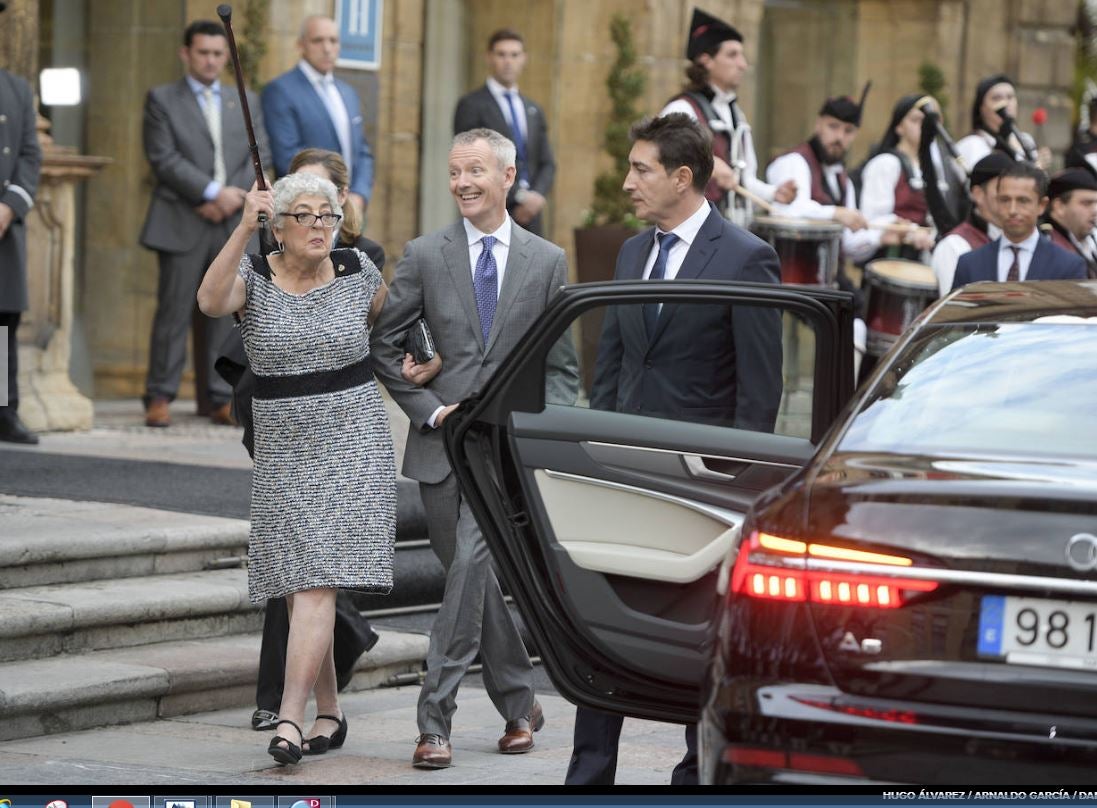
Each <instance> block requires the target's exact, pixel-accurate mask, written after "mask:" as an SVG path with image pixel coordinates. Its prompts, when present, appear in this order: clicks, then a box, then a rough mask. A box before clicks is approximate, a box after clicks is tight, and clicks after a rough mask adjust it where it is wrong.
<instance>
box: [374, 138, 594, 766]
mask: <svg viewBox="0 0 1097 808" xmlns="http://www.w3.org/2000/svg"><path fill="white" fill-rule="evenodd" d="M514 163H515V148H514V144H513V143H511V141H509V140H507V139H506V138H505V137H503V136H502V135H500V134H499V133H498V132H495V131H493V130H490V129H473V130H471V131H468V132H463V133H461V134H458V135H457V136H456V137H455V138H454V140H453V147H452V149H451V150H450V155H449V177H450V192H451V193H452V194H453V197H454V199H455V200H456V201H457V207H458V209H459V210H460V213H461V216H462V219H461V221H459V222H457V223H456V224H452V225H450V226H448V227H446V228H444V229H442V230H439V231H437V232H435V233H430V234H428V235H425V236H421V237H420V238H417V239H415V240H413V241H411V242H409V243H408V245H407V247H406V248H405V250H404V256H403V258H402V259H401V260H400V263H399V264H398V265H397V267H396V275H395V277H394V278H393V281H392V285H391V287H390V288H389V294H388V299H387V300H386V301H385V307H384V309H383V311H382V312H381V316H380V318H379V319H378V322H377V324H376V326H375V327H374V336H373V340H372V349H373V354H374V368H375V372H376V374H377V375H378V376H379V377H380V379H381V381H382V382H383V383H384V384H385V386H386V387H387V388H388V390H389V393H391V394H392V397H393V398H394V399H395V400H396V402H397V403H398V404H399V405H400V407H401V408H402V409H403V410H404V412H405V413H407V415H408V417H409V419H410V420H411V429H410V430H409V432H408V442H407V447H406V449H405V451H404V466H403V473H404V474H405V475H407V476H408V477H411V478H412V479H414V480H418V481H419V490H420V493H421V495H422V498H423V505H424V507H425V508H426V513H427V524H428V529H429V532H430V541H431V547H432V548H433V549H434V552H435V554H436V555H437V556H438V558H439V559H440V560H441V561H442V564H443V566H445V568H446V591H445V596H444V597H443V600H442V607H441V609H439V611H438V615H437V617H436V618H435V621H434V626H433V628H432V629H431V634H430V648H429V650H428V652H427V674H426V679H425V681H424V682H423V689H422V691H421V692H420V695H419V710H418V723H419V732H420V735H419V738H418V741H417V746H416V749H415V754H414V756H413V758H412V765H414V766H417V767H420V768H430V769H437V768H444V767H446V766H449V765H450V762H451V759H452V756H451V750H450V744H449V735H450V725H451V721H452V718H453V713H454V711H455V710H456V709H457V702H456V696H457V688H458V686H459V685H460V683H461V679H462V678H463V677H464V675H465V672H466V671H467V670H468V667H469V665H471V664H472V661H473V659H474V658H475V657H476V655H477V653H478V652H479V654H480V659H481V661H482V662H483V665H484V684H485V687H486V688H487V691H488V695H489V696H490V697H491V700H492V703H493V704H494V705H495V707H496V709H497V710H498V711H499V712H500V714H501V715H502V716H503V718H504V719H505V720H506V728H505V730H504V734H503V737H502V738H500V739H499V751H500V752H502V753H504V754H513V753H519V752H527V751H529V750H530V749H531V748H533V734H532V733H533V732H535V731H537V730H538V729H540V728H541V725H542V724H543V723H544V717H543V715H542V713H541V708H540V705H538V704H537V702H536V701H535V700H534V695H533V667H532V665H531V664H530V661H529V656H528V655H527V653H526V650H525V646H524V645H523V644H522V639H521V637H520V636H519V633H518V629H517V627H516V626H515V624H514V621H513V619H512V617H511V615H510V612H509V610H508V609H507V606H506V603H505V602H504V600H503V593H502V591H501V590H500V588H499V582H498V580H496V577H495V573H494V571H493V570H492V566H491V556H490V554H489V551H488V548H487V545H486V544H485V542H484V537H483V535H482V534H481V532H480V528H479V527H478V526H477V524H476V521H475V518H474V517H473V515H472V512H471V510H470V509H469V507H468V503H467V502H465V501H464V500H463V499H462V497H461V493H460V491H459V489H458V486H457V481H456V479H455V477H454V475H453V471H452V469H451V468H450V465H449V460H448V459H447V458H446V454H445V449H444V447H443V444H442V434H441V430H440V429H439V428H440V427H441V426H442V424H443V422H444V421H445V419H446V417H447V416H448V415H449V414H450V413H451V412H452V411H453V410H454V409H455V408H456V407H457V405H458V403H460V401H461V400H462V399H464V398H465V397H467V396H469V395H470V394H472V393H474V392H475V391H477V390H478V389H480V388H481V387H482V386H483V385H484V383H485V382H486V381H487V380H488V379H489V378H490V377H491V375H492V373H493V372H494V371H495V369H496V368H497V367H498V365H499V363H500V361H501V360H502V359H503V357H505V356H506V355H507V354H508V353H509V352H510V351H511V349H512V348H514V347H515V346H516V345H517V344H518V342H519V340H520V339H521V338H522V336H523V334H525V332H526V330H527V329H528V327H529V326H530V324H532V322H533V321H534V320H535V319H536V318H537V316H538V315H539V314H541V312H542V311H543V310H544V309H545V306H546V304H547V303H548V302H549V300H550V299H551V298H552V296H553V294H555V292H556V290H557V289H558V288H559V287H560V286H562V285H563V284H564V283H566V282H567V265H566V262H565V259H564V251H563V250H561V249H560V248H559V247H557V246H556V245H554V244H550V243H549V242H547V241H545V240H544V239H541V238H539V237H538V236H535V235H533V234H532V233H529V232H528V231H526V230H523V229H522V228H521V227H519V226H518V225H517V224H516V223H515V222H514V221H513V220H512V219H511V218H510V216H509V215H508V214H507V211H506V200H507V191H508V190H509V189H510V187H511V185H513V183H514V178H515V165H514ZM420 317H423V318H425V319H426V321H427V325H428V326H429V327H430V330H431V333H432V334H433V337H434V341H435V346H436V348H437V351H438V354H439V356H440V357H441V370H440V371H438V370H437V359H436V360H434V361H433V362H432V363H431V365H422V366H416V365H415V364H414V362H413V360H412V358H411V357H410V355H405V353H404V348H403V341H404V335H405V334H406V333H407V331H408V329H409V328H410V327H411V326H412V325H413V324H414V323H415V322H416V320H417V319H418V318H420ZM435 372H437V375H436V376H435V375H433V374H434V373H435ZM578 384H579V374H578V364H577V361H576V357H575V351H574V348H573V346H572V345H571V343H570V341H567V340H564V341H562V342H561V343H560V344H559V345H558V346H557V348H556V350H554V351H553V353H552V355H550V358H549V368H548V375H547V378H546V399H547V400H548V401H549V402H551V403H563V404H573V403H574V402H575V397H576V392H577V390H578Z"/></svg>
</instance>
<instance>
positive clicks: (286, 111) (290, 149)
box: [262, 67, 373, 201]
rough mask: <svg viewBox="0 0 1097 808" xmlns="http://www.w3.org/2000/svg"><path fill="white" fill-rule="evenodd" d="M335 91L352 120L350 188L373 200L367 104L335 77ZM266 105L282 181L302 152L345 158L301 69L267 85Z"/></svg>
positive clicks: (273, 149) (268, 132)
mask: <svg viewBox="0 0 1097 808" xmlns="http://www.w3.org/2000/svg"><path fill="white" fill-rule="evenodd" d="M335 87H336V89H338V90H339V95H341V96H342V97H343V103H344V104H346V106H347V117H349V118H350V150H351V155H352V159H351V163H352V164H351V165H350V166H349V168H350V190H351V192H352V193H356V194H360V195H361V196H362V197H363V198H365V199H366V200H367V201H368V200H369V198H370V194H371V193H372V192H373V153H372V152H371V151H370V148H369V144H368V143H367V142H366V136H365V133H364V132H363V131H362V105H361V103H360V102H359V100H358V93H356V92H355V91H354V88H353V87H351V86H350V85H349V84H347V83H346V82H345V81H343V80H341V79H336V80H335ZM262 101H263V118H264V119H265V120H266V124H267V134H268V135H269V136H270V150H271V154H272V155H273V156H274V170H275V172H277V174H278V176H279V177H281V176H284V175H285V174H286V173H287V172H288V171H289V164H290V161H291V160H292V159H293V155H295V154H297V152H299V151H301V149H308V148H315V149H328V150H330V151H333V152H337V153H339V154H342V151H343V150H342V147H341V146H340V145H339V136H338V135H337V134H336V132H335V124H334V123H332V121H331V116H330V115H328V108H327V107H326V106H324V101H323V99H321V98H320V95H319V93H317V92H316V90H315V88H313V86H312V82H310V81H309V79H308V76H306V75H305V74H304V72H303V71H302V70H301V68H299V67H295V68H293V70H290V71H289V72H288V73H283V74H282V75H281V76H279V77H278V78H276V79H275V80H274V81H272V82H271V83H270V84H268V85H267V86H266V87H264V88H263V95H262Z"/></svg>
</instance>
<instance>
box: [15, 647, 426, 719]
mask: <svg viewBox="0 0 1097 808" xmlns="http://www.w3.org/2000/svg"><path fill="white" fill-rule="evenodd" d="M378 633H379V634H380V640H378V642H377V644H376V645H375V646H374V647H373V648H372V649H371V650H370V652H369V653H367V654H364V655H363V656H362V657H361V659H359V660H358V667H357V672H356V673H355V676H354V678H353V679H352V680H351V682H350V684H349V685H348V686H347V688H346V690H349V691H354V690H365V689H369V688H372V687H378V686H381V685H384V684H386V683H388V682H390V681H393V680H395V678H396V677H401V676H403V677H406V676H407V675H408V674H412V675H414V674H416V673H418V672H419V671H420V670H421V668H422V662H423V659H424V658H425V657H426V653H427V644H428V642H429V639H428V638H427V637H426V636H425V635H419V634H409V633H403V632H393V631H385V630H383V629H381V630H379V631H378ZM259 643H260V635H259V634H258V633H252V634H236V635H232V636H226V637H215V638H206V639H194V640H183V641H174V642H157V643H153V644H148V645H142V646H138V647H134V648H125V649H114V650H109V651H94V652H90V653H83V654H75V655H63V656H57V657H53V658H50V659H28V660H20V661H16V662H6V663H2V664H0V719H2V720H0V740H11V739H14V738H26V737H31V736H36V735H49V734H53V733H58V732H69V731H72V730H78V729H89V728H92V727H98V726H105V725H109V724H126V723H130V722H132V721H148V720H151V719H154V718H158V717H160V718H166V717H170V716H176V715H184V714H190V713H199V712H205V711H208V710H218V709H225V708H229V707H244V706H249V705H251V706H254V703H255V677H256V671H257V669H258V660H259Z"/></svg>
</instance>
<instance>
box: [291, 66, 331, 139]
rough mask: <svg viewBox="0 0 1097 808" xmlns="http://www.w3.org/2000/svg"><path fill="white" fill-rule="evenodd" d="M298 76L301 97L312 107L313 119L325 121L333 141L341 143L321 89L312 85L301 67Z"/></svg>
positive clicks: (298, 69)
mask: <svg viewBox="0 0 1097 808" xmlns="http://www.w3.org/2000/svg"><path fill="white" fill-rule="evenodd" d="M297 78H298V85H299V89H300V94H301V98H302V99H305V103H306V104H308V105H309V106H311V107H312V115H311V117H312V119H313V120H315V121H323V122H324V123H325V124H326V125H327V128H328V134H329V135H330V136H331V138H332V139H333V141H334V142H335V143H339V142H340V141H339V133H338V132H336V131H335V122H334V121H332V119H331V115H329V114H328V105H327V104H325V103H324V99H323V98H321V97H320V92H319V90H317V89H316V88H315V87H313V86H312V82H311V81H309V77H308V76H306V75H305V71H303V70H302V69H301V68H300V67H298V68H297ZM336 87H338V85H336ZM340 95H342V93H341V92H340ZM336 151H338V149H336Z"/></svg>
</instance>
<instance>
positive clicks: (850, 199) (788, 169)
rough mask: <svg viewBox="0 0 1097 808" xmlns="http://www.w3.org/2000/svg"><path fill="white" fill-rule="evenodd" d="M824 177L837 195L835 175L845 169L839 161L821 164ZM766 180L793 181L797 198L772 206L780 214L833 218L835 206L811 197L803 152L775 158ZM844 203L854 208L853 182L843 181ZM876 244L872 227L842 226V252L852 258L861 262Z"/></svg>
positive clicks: (823, 218)
mask: <svg viewBox="0 0 1097 808" xmlns="http://www.w3.org/2000/svg"><path fill="white" fill-rule="evenodd" d="M821 168H822V169H823V179H824V180H825V181H826V183H827V184H828V185H829V186H830V189H831V193H832V194H834V196H836V197H837V196H839V195H840V190H841V185H839V183H838V177H839V175H841V173H842V171H843V170H844V166H843V165H842V164H841V163H833V164H831V165H824V166H821ZM766 180H767V181H769V183H770V184H772V185H780V184H781V183H783V182H785V181H787V180H792V181H793V182H795V183H796V198H795V199H793V200H792V201H791V202H789V203H788V204H787V205H779V204H775V205H774V210H775V212H776V213H779V214H780V215H782V216H793V217H800V218H803V219H816V220H822V221H833V220H834V211H835V208H836V207H837V206H836V205H821V204H819V203H818V202H816V201H815V200H814V199H812V198H811V166H810V165H808V161H807V160H805V159H804V156H803V155H802V154H797V153H796V152H789V153H788V154H783V155H781V156H780V157H778V158H777V159H776V160H774V161H773V162H772V163H770V164H769V166H768V167H767V168H766ZM843 206H844V207H847V208H851V209H854V210H855V209H856V208H857V193H856V190H855V189H854V187H853V183H852V182H847V183H846V194H845V199H844V200H843ZM878 244H879V235H878V234H876V232H875V231H873V230H868V229H863V230H858V231H856V232H855V231H853V230H850V229H849V228H848V227H844V228H842V251H843V252H844V253H845V254H846V256H847V257H849V258H851V259H852V260H854V261H864V260H866V259H867V258H869V257H871V256H872V254H873V253H874V252H876V248H877V246H878Z"/></svg>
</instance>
